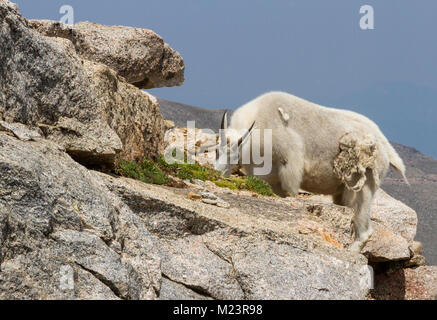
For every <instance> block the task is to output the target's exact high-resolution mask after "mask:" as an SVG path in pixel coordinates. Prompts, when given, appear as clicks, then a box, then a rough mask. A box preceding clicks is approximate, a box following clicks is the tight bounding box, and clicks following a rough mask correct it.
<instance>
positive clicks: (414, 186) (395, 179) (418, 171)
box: [157, 98, 437, 265]
mask: <svg viewBox="0 0 437 320" xmlns="http://www.w3.org/2000/svg"><path fill="white" fill-rule="evenodd" d="M157 99H158V101H159V104H160V108H161V113H162V115H163V117H164V118H165V119H167V120H172V121H174V122H175V124H176V126H179V127H186V125H187V121H192V120H195V121H196V128H200V129H203V128H209V129H212V130H214V131H215V132H217V130H218V128H219V126H220V122H221V119H222V116H223V112H224V111H225V109H205V108H201V107H193V106H189V105H186V104H182V103H177V102H172V101H168V100H165V99H162V98H157ZM228 112H229V115H231V114H232V110H228ZM392 144H393V146H394V147H395V149H396V150H397V152H398V153H399V155H400V156H401V158H402V159H403V160H404V162H405V165H406V167H407V177H408V179H409V181H410V184H411V186H410V187H409V186H407V185H406V184H405V183H404V182H403V180H402V177H401V176H400V175H399V174H398V173H397V172H395V171H394V170H391V171H390V172H389V174H388V176H387V178H386V179H385V181H384V183H383V185H382V188H383V189H384V190H385V191H386V192H387V193H389V194H390V195H391V196H393V197H395V198H396V199H398V200H400V201H402V202H404V203H405V204H407V205H408V206H410V207H411V208H413V209H414V210H416V212H417V215H418V219H419V223H418V230H417V236H416V239H417V240H418V241H421V242H422V243H423V245H424V255H425V257H426V259H427V263H428V264H429V265H437V245H436V244H437V232H436V230H437V160H436V159H434V158H432V157H429V156H426V155H424V154H422V153H420V152H419V151H417V150H416V149H414V148H410V147H406V146H403V145H400V144H397V143H392Z"/></svg>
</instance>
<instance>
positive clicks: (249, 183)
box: [116, 157, 274, 196]
mask: <svg viewBox="0 0 437 320" xmlns="http://www.w3.org/2000/svg"><path fill="white" fill-rule="evenodd" d="M116 173H117V174H119V175H121V176H124V177H128V178H132V179H136V180H140V181H142V182H145V183H153V184H160V185H162V184H170V180H171V179H169V178H168V176H169V175H172V176H175V177H178V178H180V179H183V180H190V181H191V182H193V181H194V180H196V179H198V180H202V181H206V180H209V181H212V182H214V183H215V184H216V185H217V186H218V187H221V188H229V189H231V190H249V191H252V192H255V193H258V194H261V195H264V196H274V193H273V192H272V189H271V187H270V185H269V184H268V183H266V182H265V181H263V180H261V179H259V178H256V177H240V176H231V177H222V176H221V174H220V172H218V171H216V170H214V169H211V168H208V167H204V166H201V165H200V164H198V163H194V164H188V163H174V164H169V163H167V162H166V161H165V160H164V157H161V158H160V159H159V160H158V161H157V162H153V161H152V160H149V159H144V161H143V162H140V163H137V162H130V161H121V162H120V163H119V165H118V168H117V169H116Z"/></svg>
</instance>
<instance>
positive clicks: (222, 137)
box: [220, 111, 228, 146]
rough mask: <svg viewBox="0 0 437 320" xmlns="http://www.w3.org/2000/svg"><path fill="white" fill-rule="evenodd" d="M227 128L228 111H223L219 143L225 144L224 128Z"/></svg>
mask: <svg viewBox="0 0 437 320" xmlns="http://www.w3.org/2000/svg"><path fill="white" fill-rule="evenodd" d="M227 128H228V112H227V111H225V113H224V114H223V118H222V123H221V125H220V129H221V130H220V145H222V146H225V145H226V143H227V139H226V129H227Z"/></svg>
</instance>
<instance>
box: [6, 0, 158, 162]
mask: <svg viewBox="0 0 437 320" xmlns="http://www.w3.org/2000/svg"><path fill="white" fill-rule="evenodd" d="M0 42H1V43H2V46H1V47H0V55H1V57H2V59H1V61H0V118H1V119H2V120H4V121H6V122H7V123H13V122H18V123H22V124H26V125H29V126H32V127H34V128H39V129H40V130H41V133H42V134H43V136H44V137H46V138H48V139H51V140H54V141H56V142H57V143H59V144H61V145H62V146H63V147H65V148H66V150H67V152H69V153H70V154H71V155H72V156H73V157H74V158H75V159H76V160H78V161H80V162H81V163H84V164H86V165H98V166H102V165H104V166H109V167H112V166H114V163H115V162H116V161H117V159H118V158H120V159H124V160H141V159H142V158H144V157H145V156H146V157H150V158H155V157H157V156H158V154H159V153H160V152H162V140H163V134H164V126H165V124H164V120H163V119H162V116H161V114H160V112H159V104H158V103H157V101H156V99H153V98H152V97H151V96H149V95H147V94H144V93H143V92H142V91H141V90H139V89H138V88H136V87H135V86H133V85H131V84H129V83H127V82H126V81H125V80H124V78H123V77H121V76H120V75H118V74H117V72H116V71H114V70H112V69H111V68H110V67H108V66H106V65H103V64H99V63H96V62H92V61H87V60H83V59H82V58H81V57H80V56H79V55H78V54H77V53H76V50H75V48H74V46H73V44H72V42H71V41H69V40H67V39H65V38H50V37H45V36H42V35H40V34H39V33H38V32H36V31H35V30H33V29H31V28H29V26H28V22H27V21H26V20H25V19H24V18H22V17H21V15H20V14H19V12H18V10H17V9H16V7H15V6H13V5H12V4H11V3H10V2H9V1H5V0H2V1H0Z"/></svg>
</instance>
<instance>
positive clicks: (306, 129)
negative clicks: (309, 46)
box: [229, 92, 406, 251]
mask: <svg viewBox="0 0 437 320" xmlns="http://www.w3.org/2000/svg"><path fill="white" fill-rule="evenodd" d="M253 122H255V129H260V130H261V131H262V130H263V129H272V140H273V141H272V162H273V163H272V172H271V173H270V174H268V175H264V176H260V178H262V179H264V180H265V181H267V182H268V183H269V184H270V185H271V186H272V188H273V190H274V191H275V193H277V194H278V195H281V196H286V195H291V196H294V195H296V194H297V193H298V191H299V189H300V188H301V189H303V190H306V191H309V192H313V193H319V194H328V195H332V197H333V201H334V203H336V204H339V205H344V206H348V207H350V208H352V209H353V210H354V212H355V215H354V218H353V221H352V222H353V227H354V233H355V242H354V244H353V245H352V248H351V249H352V250H354V251H359V250H360V249H361V247H362V246H363V244H364V243H365V241H366V240H367V239H368V238H369V236H370V234H371V232H372V229H371V226H370V206H371V203H372V200H373V197H374V194H375V192H376V190H377V189H378V188H379V184H380V182H381V181H382V180H383V179H384V177H385V175H386V173H387V171H388V169H389V166H390V165H391V166H393V167H394V168H395V169H397V170H398V171H399V172H400V173H401V174H402V175H403V177H404V178H405V166H404V164H403V161H402V159H401V158H400V157H399V155H398V154H397V153H396V151H395V150H394V148H393V147H392V146H391V145H390V143H389V141H388V140H387V138H386V137H385V136H384V135H383V133H382V132H381V130H380V129H379V128H378V126H377V125H376V124H375V123H374V122H373V121H371V120H370V119H368V118H366V117H365V116H362V115H360V114H357V113H355V112H352V111H347V110H340V109H333V108H327V107H323V106H320V105H317V104H315V103H312V102H309V101H306V100H304V99H301V98H298V97H296V96H293V95H291V94H287V93H283V92H271V93H267V94H264V95H262V96H260V97H258V98H256V99H254V100H252V101H250V102H249V103H247V104H245V105H243V106H242V107H240V108H239V109H237V110H236V111H235V112H234V114H233V116H232V119H231V122H230V126H229V128H232V129H237V130H241V129H248V128H249V127H250V126H251V125H252V123H253ZM348 133H353V134H356V135H357V136H358V137H364V136H370V137H372V139H374V142H375V145H376V153H375V161H374V162H375V164H374V168H372V169H367V170H366V171H365V175H366V177H365V179H366V181H365V183H364V186H363V187H362V188H360V190H359V191H358V192H357V191H353V190H351V189H350V188H348V187H347V186H346V185H345V183H344V182H343V181H342V180H341V179H339V177H338V175H336V174H335V173H334V161H335V159H336V157H337V156H338V154H339V141H340V139H341V138H342V137H344V135H345V134H348ZM262 136H263V134H262V133H261V137H262ZM247 140H248V141H250V144H251V147H252V148H253V147H256V148H260V149H258V150H263V146H262V144H263V142H262V141H261V142H260V143H261V145H260V146H255V145H254V143H255V142H254V141H253V140H255V139H253V140H252V139H250V140H249V139H247ZM242 167H243V169H244V170H245V171H246V173H247V174H248V175H253V173H254V170H253V169H254V167H255V165H253V164H242ZM405 180H406V179H405Z"/></svg>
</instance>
